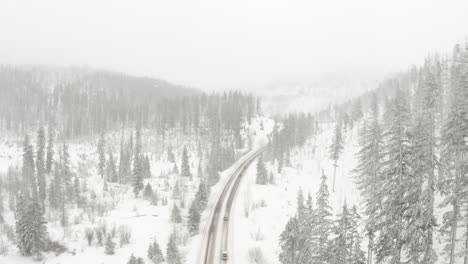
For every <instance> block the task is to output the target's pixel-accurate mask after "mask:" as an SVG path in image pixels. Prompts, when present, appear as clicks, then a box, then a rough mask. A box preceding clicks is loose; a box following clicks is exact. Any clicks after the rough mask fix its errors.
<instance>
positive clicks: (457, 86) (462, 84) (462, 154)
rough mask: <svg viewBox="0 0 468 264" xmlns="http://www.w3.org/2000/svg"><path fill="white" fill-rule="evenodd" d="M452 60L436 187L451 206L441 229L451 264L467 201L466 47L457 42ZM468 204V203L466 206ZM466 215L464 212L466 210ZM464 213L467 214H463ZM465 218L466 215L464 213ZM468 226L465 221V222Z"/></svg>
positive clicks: (453, 261) (467, 246) (467, 98)
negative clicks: (441, 171)
mask: <svg viewBox="0 0 468 264" xmlns="http://www.w3.org/2000/svg"><path fill="white" fill-rule="evenodd" d="M453 61H454V64H453V65H452V69H451V73H450V76H451V87H450V90H449V106H448V116H447V120H446V121H445V124H444V127H443V130H442V155H441V157H442V162H443V164H444V173H443V178H442V180H441V183H440V186H439V189H440V191H441V193H442V194H443V195H445V198H444V200H443V201H442V203H441V205H440V206H442V207H446V206H450V208H449V210H447V211H446V212H445V213H444V222H443V224H442V227H441V230H442V231H443V232H444V234H446V235H447V236H448V237H447V238H448V244H447V247H446V248H447V251H448V252H447V253H448V259H449V264H454V263H455V259H456V257H457V254H459V253H460V252H457V251H456V243H457V239H458V236H459V234H458V226H459V221H460V220H461V219H460V218H461V216H462V212H461V210H462V209H463V204H466V203H467V202H468V201H467V199H468V198H466V197H467V196H468V194H467V191H466V190H467V189H468V187H467V186H468V181H466V175H467V173H468V172H467V161H466V158H467V157H468V146H467V144H466V135H467V134H468V119H467V118H466V117H467V116H468V109H467V106H466V102H467V100H468V49H466V48H465V51H464V52H463V51H461V47H460V46H459V45H457V47H456V48H455V51H454V55H453ZM466 208H468V207H466ZM465 215H467V214H465ZM465 217H466V216H465ZM466 218H468V217H466ZM466 228H468V224H467V225H466ZM465 233H466V235H465V239H466V241H465V252H462V254H464V255H465V257H464V263H468V254H466V249H467V248H468V231H467V232H465Z"/></svg>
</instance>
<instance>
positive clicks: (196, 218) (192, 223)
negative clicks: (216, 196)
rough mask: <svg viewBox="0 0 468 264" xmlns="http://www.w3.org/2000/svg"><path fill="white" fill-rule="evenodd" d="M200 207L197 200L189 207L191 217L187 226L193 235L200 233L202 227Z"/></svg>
mask: <svg viewBox="0 0 468 264" xmlns="http://www.w3.org/2000/svg"><path fill="white" fill-rule="evenodd" d="M200 217H201V215H200V208H199V205H198V203H197V201H196V200H194V201H193V202H192V204H191V205H190V209H189V218H188V221H187V228H188V231H189V233H190V234H191V235H196V234H198V230H199V228H200Z"/></svg>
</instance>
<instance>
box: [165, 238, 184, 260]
mask: <svg viewBox="0 0 468 264" xmlns="http://www.w3.org/2000/svg"><path fill="white" fill-rule="evenodd" d="M175 236H176V235H175V233H172V234H171V236H170V237H169V241H168V243H167V248H166V257H167V263H168V264H182V260H181V257H180V253H179V249H178V248H177V244H176V237H175Z"/></svg>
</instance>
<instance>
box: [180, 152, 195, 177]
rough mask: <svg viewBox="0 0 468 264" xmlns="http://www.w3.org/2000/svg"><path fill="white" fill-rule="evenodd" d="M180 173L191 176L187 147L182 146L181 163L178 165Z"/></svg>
mask: <svg viewBox="0 0 468 264" xmlns="http://www.w3.org/2000/svg"><path fill="white" fill-rule="evenodd" d="M180 169H181V171H180V175H181V176H185V177H190V178H191V177H192V174H191V173H190V166H189V160H188V154H187V148H186V147H185V146H184V151H183V152H182V165H181V166H180Z"/></svg>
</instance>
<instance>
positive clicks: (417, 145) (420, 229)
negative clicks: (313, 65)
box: [404, 60, 441, 264]
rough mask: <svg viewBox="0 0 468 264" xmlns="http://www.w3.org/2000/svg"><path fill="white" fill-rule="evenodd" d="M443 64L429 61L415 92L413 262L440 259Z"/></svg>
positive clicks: (409, 225)
mask: <svg viewBox="0 0 468 264" xmlns="http://www.w3.org/2000/svg"><path fill="white" fill-rule="evenodd" d="M440 94H441V87H440V65H439V63H438V62H437V61H435V62H431V61H429V60H428V61H426V64H425V66H424V68H423V70H422V73H420V81H419V84H418V88H417V92H416V97H417V98H416V100H417V102H418V103H417V104H416V111H415V112H416V121H415V122H414V123H415V126H414V128H413V132H412V135H413V138H412V143H411V145H412V162H411V169H412V176H413V177H412V179H410V181H411V182H410V184H411V186H412V187H411V188H410V189H408V191H407V195H406V196H407V198H406V199H407V200H408V201H410V203H409V208H408V212H407V213H406V215H409V216H410V217H409V219H408V223H407V227H406V228H407V229H408V231H407V232H405V236H406V238H404V240H406V241H408V255H409V256H408V257H409V259H410V262H412V263H419V262H420V261H422V262H423V263H427V264H433V263H435V262H436V260H437V255H436V252H435V251H434V248H433V244H434V242H433V233H434V228H435V226H436V221H435V217H434V192H435V187H436V186H435V183H436V182H435V176H436V175H435V174H436V171H437V170H438V168H439V167H440V166H439V160H438V157H437V156H438V155H437V153H436V148H437V141H438V140H437V138H436V130H438V128H437V127H436V117H437V115H438V110H439V106H440Z"/></svg>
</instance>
